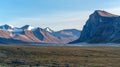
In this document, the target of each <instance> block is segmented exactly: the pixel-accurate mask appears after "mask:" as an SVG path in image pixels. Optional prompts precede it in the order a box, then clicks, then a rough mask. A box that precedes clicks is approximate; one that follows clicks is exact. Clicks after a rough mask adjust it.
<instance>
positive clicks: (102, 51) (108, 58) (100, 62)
mask: <svg viewBox="0 0 120 67" xmlns="http://www.w3.org/2000/svg"><path fill="white" fill-rule="evenodd" d="M3 66H6V67H9V66H11V67H120V47H107V46H105V47H103V46H99V47H95V46H94V47H74V46H59V47H57V46H51V47H50V46H49V47H48V46H23V45H22V46H17V45H0V67H3Z"/></svg>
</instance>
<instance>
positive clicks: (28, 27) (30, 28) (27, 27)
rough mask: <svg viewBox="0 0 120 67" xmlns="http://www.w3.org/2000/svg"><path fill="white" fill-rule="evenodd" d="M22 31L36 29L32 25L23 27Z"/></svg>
mask: <svg viewBox="0 0 120 67" xmlns="http://www.w3.org/2000/svg"><path fill="white" fill-rule="evenodd" d="M21 28H22V29H27V30H32V29H33V28H34V27H32V26H30V25H25V26H23V27H21Z"/></svg>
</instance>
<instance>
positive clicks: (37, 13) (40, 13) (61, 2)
mask: <svg viewBox="0 0 120 67" xmlns="http://www.w3.org/2000/svg"><path fill="white" fill-rule="evenodd" d="M94 10H106V11H108V12H111V13H114V14H118V15H120V0H109V1H108V0H0V25H3V24H11V25H14V26H19V27H21V26H23V25H25V24H29V25H31V26H35V27H41V28H45V27H50V28H52V29H53V30H61V29H70V28H76V29H79V30H81V29H82V27H83V25H84V24H85V22H86V20H87V19H88V17H89V15H90V14H91V13H93V12H94Z"/></svg>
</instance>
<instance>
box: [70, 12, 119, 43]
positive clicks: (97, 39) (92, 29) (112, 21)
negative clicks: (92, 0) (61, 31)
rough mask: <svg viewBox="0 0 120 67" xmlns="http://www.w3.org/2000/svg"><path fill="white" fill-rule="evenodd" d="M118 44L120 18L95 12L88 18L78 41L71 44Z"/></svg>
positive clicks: (106, 13)
mask: <svg viewBox="0 0 120 67" xmlns="http://www.w3.org/2000/svg"><path fill="white" fill-rule="evenodd" d="M80 42H87V43H120V16H118V15H114V14H111V13H108V12H106V11H102V10H96V11H95V12H94V13H93V14H91V15H90V16H89V19H88V20H87V22H86V24H85V25H84V28H83V30H82V31H81V36H80V38H79V39H77V40H75V41H74V42H72V43H80Z"/></svg>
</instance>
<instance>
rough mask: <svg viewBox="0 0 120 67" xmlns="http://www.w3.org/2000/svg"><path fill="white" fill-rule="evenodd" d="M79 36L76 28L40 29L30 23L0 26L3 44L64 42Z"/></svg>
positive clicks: (0, 37)
mask: <svg viewBox="0 0 120 67" xmlns="http://www.w3.org/2000/svg"><path fill="white" fill-rule="evenodd" d="M79 36H80V31H79V30H76V29H68V30H61V31H53V30H51V29H50V28H49V27H47V28H45V29H42V28H40V27H36V28H34V27H32V26H30V25H25V26H23V27H21V28H18V27H14V26H11V25H7V24H5V25H2V26H0V43H3V44H21V43H23V44H40V43H54V44H60V43H62V44H65V43H69V42H71V41H74V40H76V39H77V38H78V37H79Z"/></svg>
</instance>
